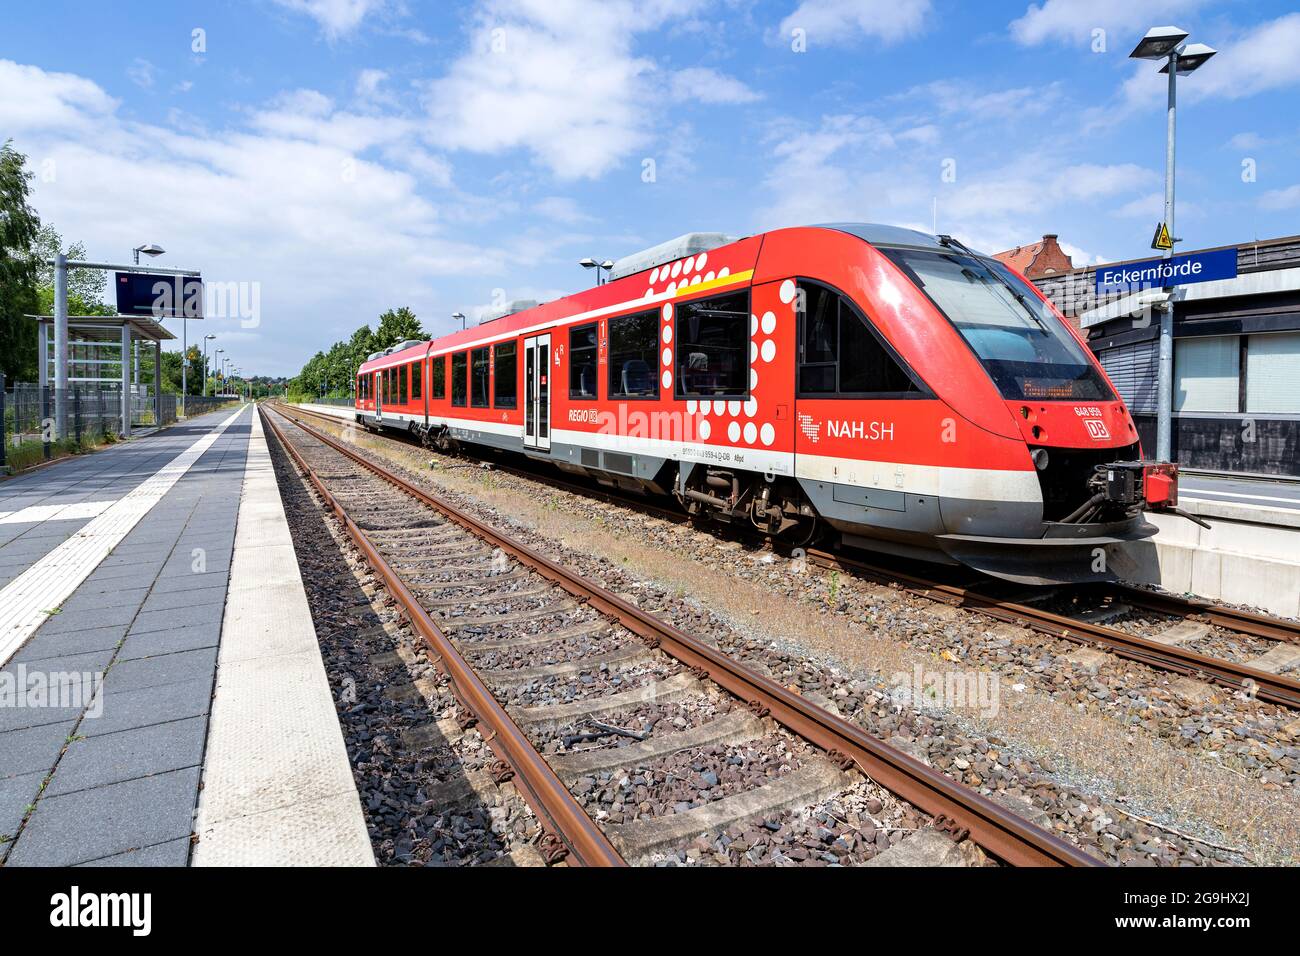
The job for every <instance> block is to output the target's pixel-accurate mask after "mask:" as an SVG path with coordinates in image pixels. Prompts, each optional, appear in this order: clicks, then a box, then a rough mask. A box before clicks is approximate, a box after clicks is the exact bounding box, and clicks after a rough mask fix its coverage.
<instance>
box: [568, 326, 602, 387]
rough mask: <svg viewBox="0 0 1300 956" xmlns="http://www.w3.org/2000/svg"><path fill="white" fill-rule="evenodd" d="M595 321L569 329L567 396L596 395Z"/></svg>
mask: <svg viewBox="0 0 1300 956" xmlns="http://www.w3.org/2000/svg"><path fill="white" fill-rule="evenodd" d="M596 345H597V333H596V323H595V322H592V323H591V324H590V325H580V326H578V327H577V328H573V329H569V398H595V397H596V364H597V361H596V359H597V354H598V350H597V347H596Z"/></svg>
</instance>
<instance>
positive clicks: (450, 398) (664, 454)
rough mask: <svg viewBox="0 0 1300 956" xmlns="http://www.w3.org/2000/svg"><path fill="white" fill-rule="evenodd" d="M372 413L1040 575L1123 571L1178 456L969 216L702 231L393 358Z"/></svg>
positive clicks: (694, 497) (719, 509) (370, 378)
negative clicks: (957, 223) (969, 223)
mask: <svg viewBox="0 0 1300 956" xmlns="http://www.w3.org/2000/svg"><path fill="white" fill-rule="evenodd" d="M357 396H358V399H357V408H356V417H357V420H358V421H359V422H361V423H362V424H364V425H366V426H368V427H382V428H398V429H404V430H409V431H411V432H415V433H418V434H419V435H421V436H423V437H424V438H425V440H426V441H427V442H428V443H430V444H431V445H434V446H436V447H440V448H444V449H445V448H450V447H453V446H455V445H478V446H486V447H491V448H496V449H503V450H506V451H510V452H519V453H522V454H524V455H527V456H529V457H530V458H535V459H542V460H546V461H550V462H553V463H554V464H555V465H556V466H557V467H559V468H561V469H563V470H565V471H568V472H574V473H581V474H585V475H591V476H594V477H596V478H597V479H599V480H601V481H603V482H606V483H612V484H617V485H619V486H623V487H629V488H637V489H641V490H645V491H648V492H652V493H657V494H663V495H673V496H675V497H676V498H677V499H679V500H680V501H681V502H682V503H683V504H685V505H686V506H687V507H688V508H690V509H691V510H692V511H693V512H698V513H704V514H707V515H709V516H712V517H713V518H716V519H719V520H724V521H733V522H750V523H752V524H753V525H755V526H756V527H758V528H760V529H761V530H763V531H766V532H769V533H771V534H774V535H780V536H783V537H786V538H787V539H792V540H795V541H804V540H811V538H812V536H813V535H814V534H817V533H821V532H833V533H837V534H838V535H840V536H841V538H842V539H843V541H844V542H845V543H847V544H855V545H860V546H866V547H869V548H872V549H874V550H877V551H884V552H889V553H892V554H897V555H901V556H905V557H915V558H922V559H926V560H931V561H942V562H945V563H961V564H966V565H969V566H971V567H974V568H978V569H981V570H983V571H986V572H988V573H991V574H996V575H999V576H1003V577H1008V578H1012V579H1015V580H1021V581H1026V582H1049V581H1065V580H1086V579H1089V578H1096V577H1102V576H1107V575H1108V574H1109V568H1110V562H1109V561H1107V560H1106V559H1105V555H1106V554H1107V553H1109V552H1111V551H1112V550H1113V549H1114V548H1115V547H1116V546H1118V545H1121V544H1123V543H1125V542H1130V541H1136V540H1140V539H1142V538H1146V537H1149V536H1150V535H1152V534H1154V533H1155V528H1154V527H1153V526H1152V525H1151V524H1149V523H1147V522H1145V521H1144V520H1143V518H1142V512H1143V509H1144V507H1151V508H1160V507H1172V506H1173V505H1175V504H1176V489H1177V475H1176V472H1175V471H1174V469H1173V467H1172V466H1169V465H1152V464H1151V463H1149V462H1143V461H1141V449H1140V446H1139V442H1138V436H1137V430H1136V428H1135V427H1134V424H1133V420H1132V418H1131V417H1130V416H1129V413H1128V410H1127V409H1126V408H1125V407H1124V405H1123V403H1122V402H1121V401H1120V400H1119V399H1118V397H1117V395H1116V393H1115V391H1114V389H1113V388H1112V386H1111V384H1110V382H1109V381H1108V380H1107V378H1106V376H1105V373H1104V372H1103V371H1102V369H1101V367H1100V365H1098V363H1097V362H1096V360H1095V359H1094V357H1093V356H1092V353H1091V352H1090V351H1089V350H1088V348H1087V346H1086V345H1084V344H1083V342H1082V340H1081V339H1080V338H1079V337H1078V336H1077V335H1076V334H1075V333H1074V331H1073V330H1072V329H1071V328H1070V326H1069V325H1068V324H1067V323H1066V322H1065V321H1064V320H1063V319H1062V318H1061V316H1060V315H1059V313H1057V312H1056V310H1055V309H1054V308H1053V307H1052V306H1051V304H1050V303H1048V302H1047V300H1046V299H1044V298H1043V296H1042V295H1041V294H1040V293H1039V292H1038V290H1037V289H1036V288H1035V287H1034V286H1033V285H1032V283H1029V282H1028V281H1026V280H1025V279H1024V278H1023V277H1022V276H1021V275H1019V274H1018V273H1016V272H1015V271H1014V270H1012V269H1010V268H1009V267H1007V266H1006V265H1004V264H1003V263H1001V262H998V261H997V260H995V259H992V258H989V257H987V256H983V255H980V254H978V253H975V252H972V251H971V250H969V249H967V248H966V247H965V246H964V245H962V244H961V243H959V242H957V241H956V240H954V239H952V238H950V237H947V236H939V237H935V236H930V235H927V234H924V233H920V232H916V231H913V230H910V229H901V228H896V227H892V226H881V225H868V224H859V223H846V224H834V225H825V226H811V227H802V228H792V229H781V230H777V231H774V232H769V233H764V234H762V235H757V236H751V237H748V238H745V239H738V240H732V239H728V238H727V237H724V236H720V235H716V234H709V233H703V234H702V233H693V234H690V235H687V236H683V237H681V238H680V239H676V240H673V241H671V242H668V243H664V244H662V245H660V246H656V247H654V248H652V249H648V250H645V251H644V252H642V253H638V254H636V255H633V256H629V257H627V258H626V259H623V260H620V261H619V262H618V263H616V264H615V267H614V270H613V272H612V273H611V276H610V281H609V282H607V283H605V284H604V285H599V286H596V287H595V288H592V289H588V290H586V291H584V292H580V293H578V294H576V295H571V296H567V297H565V298H563V299H558V300H556V301H554V302H547V303H544V304H540V305H539V304H536V303H515V304H513V305H512V306H511V307H510V308H507V309H504V310H502V314H501V315H500V316H499V317H497V318H495V319H492V320H485V321H483V322H482V323H480V324H479V325H478V326H477V327H474V328H469V329H465V330H462V331H459V332H456V333H454V334H451V335H447V336H443V337H441V338H438V339H435V340H434V341H431V342H404V343H402V344H401V345H398V346H395V347H394V348H393V349H389V350H388V351H386V352H384V353H376V354H375V355H372V356H371V357H370V359H369V360H368V361H366V362H365V364H363V365H362V366H361V370H360V373H359V376H358V380H357Z"/></svg>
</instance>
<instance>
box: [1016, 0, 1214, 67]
mask: <svg viewBox="0 0 1300 956" xmlns="http://www.w3.org/2000/svg"><path fill="white" fill-rule="evenodd" d="M1206 3H1208V0H1142V2H1141V3H1134V2H1133V0H1087V2H1084V3H1081V2H1079V0H1044V2H1043V3H1041V4H1036V3H1031V4H1030V5H1029V7H1028V8H1027V9H1026V10H1025V12H1024V15H1023V16H1021V17H1020V18H1019V19H1017V20H1013V21H1012V23H1011V35H1012V36H1013V37H1015V39H1016V40H1017V42H1019V43H1022V44H1024V45H1026V46H1037V45H1038V44H1040V43H1046V42H1048V41H1056V42H1058V43H1079V42H1089V43H1090V42H1091V41H1092V31H1093V30H1096V29H1102V30H1105V31H1106V35H1107V36H1106V44H1107V48H1108V50H1109V51H1110V52H1114V53H1124V54H1127V53H1128V52H1129V50H1131V49H1133V47H1135V46H1137V41H1138V40H1139V39H1141V38H1142V34H1144V33H1145V32H1146V31H1147V28H1148V27H1151V26H1153V25H1156V24H1161V25H1163V24H1164V23H1166V22H1175V23H1176V22H1177V21H1176V20H1173V19H1171V18H1174V17H1177V16H1178V15H1180V14H1188V13H1191V12H1192V11H1194V10H1196V9H1198V8H1199V7H1203V6H1205V5H1206ZM1111 44H1116V45H1115V46H1114V47H1112V46H1111ZM1121 47H1122V48H1123V49H1122V50H1121V49H1120V48H1121Z"/></svg>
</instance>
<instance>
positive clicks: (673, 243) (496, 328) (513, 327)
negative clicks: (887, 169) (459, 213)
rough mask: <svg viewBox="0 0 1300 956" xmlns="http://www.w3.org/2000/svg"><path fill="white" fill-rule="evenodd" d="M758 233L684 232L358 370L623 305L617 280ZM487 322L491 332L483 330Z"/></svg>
mask: <svg viewBox="0 0 1300 956" xmlns="http://www.w3.org/2000/svg"><path fill="white" fill-rule="evenodd" d="M803 228H809V229H833V230H836V231H838V232H844V233H848V234H849V235H852V236H857V237H858V238H859V239H862V240H863V241H865V242H868V243H870V244H871V245H873V246H875V245H879V246H909V247H912V248H919V249H935V250H943V249H946V248H947V247H946V246H945V245H944V244H943V243H942V242H941V241H940V240H939V238H938V237H937V236H932V235H930V234H929V233H926V232H921V231H919V230H917V229H908V228H905V227H903V226H891V225H888V224H885V223H874V222H829V223H817V224H814V225H811V226H806V227H803ZM763 235H764V234H763V233H760V234H758V235H756V236H748V237H743V238H737V237H734V236H728V235H725V234H724V233H720V232H688V233H686V234H684V235H681V236H678V237H677V238H675V239H670V240H668V241H667V242H661V243H659V244H658V245H655V246H651V247H650V248H648V249H643V250H641V251H640V252H634V253H632V254H631V255H627V256H624V257H623V258H621V259H619V260H617V262H616V263H615V265H614V268H613V269H612V270H611V275H610V280H609V281H608V282H607V283H605V284H604V285H599V286H593V287H591V288H588V289H583V290H581V291H580V292H575V293H573V294H572V295H567V296H564V297H562V298H559V299H555V300H553V301H551V302H543V303H536V302H531V301H524V300H517V301H515V302H512V303H510V305H509V306H507V307H505V308H504V309H499V310H497V311H495V312H494V313H492V314H491V315H490V316H488V317H485V318H484V319H483V320H481V321H480V322H479V324H478V325H476V326H472V327H470V328H466V329H458V330H457V331H455V332H450V333H448V334H447V335H442V336H439V337H438V338H435V339H434V340H433V341H431V342H418V343H401V344H400V345H398V346H394V347H393V348H391V349H388V350H385V351H384V352H382V353H376V354H374V355H372V356H371V357H370V358H368V359H367V360H366V361H365V362H364V363H362V365H361V368H362V369H365V370H367V371H370V370H373V369H380V368H386V367H388V366H390V365H399V364H401V363H403V362H413V361H415V360H417V359H419V358H423V357H424V356H425V355H427V354H429V353H430V352H433V351H437V352H439V353H441V352H447V351H455V350H458V349H462V348H471V347H474V346H476V345H479V344H481V340H482V339H483V337H484V335H485V334H490V335H491V336H493V337H495V336H499V335H503V334H509V333H510V332H516V331H522V330H526V329H531V328H536V327H540V326H544V325H549V324H550V323H552V322H556V323H559V322H563V321H565V320H566V319H570V318H573V317H574V316H575V315H581V314H586V313H588V312H591V311H595V312H602V311H604V310H605V309H607V308H609V307H610V306H612V305H614V304H619V305H624V304H626V297H625V294H624V293H623V292H621V291H620V287H622V286H623V280H625V279H627V278H629V277H631V276H635V275H639V274H641V273H643V272H646V271H648V270H650V269H653V268H654V267H655V266H658V265H663V264H664V263H665V262H673V261H675V260H676V259H679V258H684V257H686V256H690V255H696V254H698V253H700V252H705V251H708V252H712V251H713V250H714V249H719V248H723V247H725V246H733V245H736V244H738V243H742V242H746V241H748V240H752V239H761V238H762V236H763ZM755 257H757V245H755ZM489 323H490V324H491V325H492V328H491V329H486V328H484V326H485V325H487V324H489Z"/></svg>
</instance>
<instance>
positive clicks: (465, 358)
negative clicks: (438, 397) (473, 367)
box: [451, 352, 469, 408]
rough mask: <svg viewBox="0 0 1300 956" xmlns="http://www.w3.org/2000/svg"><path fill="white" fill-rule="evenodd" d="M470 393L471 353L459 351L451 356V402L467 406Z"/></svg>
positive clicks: (462, 406)
mask: <svg viewBox="0 0 1300 956" xmlns="http://www.w3.org/2000/svg"><path fill="white" fill-rule="evenodd" d="M468 393H469V353H468V352H457V353H456V354H455V355H453V356H452V357H451V403H452V404H453V405H458V406H460V407H461V408H464V407H465V398H466V396H467V395H468Z"/></svg>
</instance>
